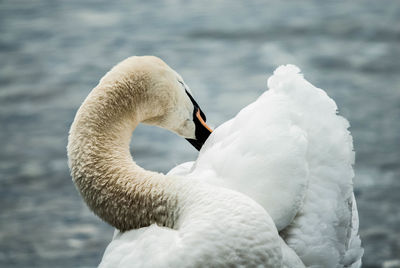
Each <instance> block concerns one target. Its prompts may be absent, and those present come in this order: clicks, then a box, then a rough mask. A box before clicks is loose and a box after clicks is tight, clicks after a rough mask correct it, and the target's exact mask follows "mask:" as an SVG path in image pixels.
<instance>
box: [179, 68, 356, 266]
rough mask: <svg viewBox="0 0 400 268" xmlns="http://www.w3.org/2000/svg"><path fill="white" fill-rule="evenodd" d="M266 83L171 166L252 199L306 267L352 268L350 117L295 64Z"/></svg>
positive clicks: (353, 216) (353, 209) (353, 210)
mask: <svg viewBox="0 0 400 268" xmlns="http://www.w3.org/2000/svg"><path fill="white" fill-rule="evenodd" d="M268 86H269V90H268V91H266V92H265V93H264V94H263V95H262V96H261V97H260V98H259V99H258V100H257V101H255V102H254V103H252V104H251V105H249V106H247V107H246V108H244V109H243V110H242V111H241V112H240V113H239V114H238V115H237V116H236V117H235V118H233V119H232V120H230V121H228V122H226V123H225V124H223V125H221V126H220V127H218V128H217V129H216V130H215V131H214V133H213V134H212V135H211V136H210V138H209V140H208V141H207V142H206V144H205V145H204V147H203V149H202V151H201V153H200V156H199V158H198V160H197V161H196V162H195V163H194V165H193V167H192V168H191V169H189V168H188V165H186V166H182V167H178V168H177V169H176V172H181V173H184V172H185V170H186V172H191V173H192V174H194V175H196V174H198V176H201V177H206V178H208V181H209V182H210V183H214V184H218V185H222V186H224V187H228V188H232V189H235V190H237V191H240V192H243V193H245V194H246V195H248V196H250V197H252V198H253V199H255V200H256V201H257V202H258V203H260V204H261V205H262V206H263V207H264V208H265V209H266V210H267V211H268V213H269V214H270V215H271V217H272V218H273V219H274V221H275V223H276V225H277V227H278V230H281V235H282V237H283V238H284V239H285V241H286V243H287V244H288V245H289V246H290V247H291V248H293V249H294V250H295V252H296V253H297V254H298V255H299V257H300V258H301V260H302V261H303V262H304V264H305V265H306V266H312V267H343V266H350V265H352V264H354V266H353V267H358V266H359V265H360V263H361V262H360V261H359V260H360V258H361V255H362V253H363V250H362V248H361V247H360V239H359V237H358V216H357V213H356V212H357V207H356V204H355V200H354V196H353V184H352V179H353V176H354V173H353V168H352V165H353V163H354V152H353V144H352V137H351V135H350V133H349V131H348V130H347V128H348V127H349V123H348V121H347V120H346V119H344V118H343V117H341V116H338V115H337V106H336V104H335V102H334V101H333V100H332V99H331V98H329V97H328V96H327V94H326V93H325V92H324V91H323V90H321V89H318V88H316V87H314V86H313V85H311V84H310V83H309V82H307V81H306V80H305V79H304V78H303V75H302V74H300V70H299V69H298V68H297V67H296V66H293V65H288V66H281V67H279V68H278V69H277V70H276V71H275V72H274V75H273V76H272V77H271V78H270V79H269V81H268ZM173 172H174V171H173Z"/></svg>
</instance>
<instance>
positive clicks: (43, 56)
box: [0, 0, 400, 267]
mask: <svg viewBox="0 0 400 268" xmlns="http://www.w3.org/2000/svg"><path fill="white" fill-rule="evenodd" d="M144 54H151V55H157V56H159V57H161V58H163V59H164V60H165V61H166V62H167V63H168V64H169V65H170V66H172V67H173V68H175V69H176V70H177V71H178V72H180V74H181V75H182V76H183V77H184V79H185V81H186V82H187V84H188V85H189V86H190V87H191V89H192V90H193V92H194V95H195V96H196V99H197V100H198V102H199V103H200V105H201V106H202V108H203V110H204V111H205V112H206V114H207V118H208V119H209V120H208V121H209V122H210V123H211V125H213V126H217V125H219V124H221V123H222V122H224V121H226V120H228V119H229V118H231V117H232V116H234V115H235V114H236V113H237V112H238V111H239V110H240V109H241V108H243V107H245V106H246V105H248V104H249V103H250V102H252V101H253V100H255V99H256V98H257V97H258V96H259V95H260V94H261V93H262V92H263V91H264V90H265V89H266V85H267V78H268V76H269V75H270V74H271V73H272V72H273V70H274V69H275V68H276V67H277V66H278V65H280V64H286V63H293V64H296V65H298V66H299V67H300V68H301V69H302V71H303V73H304V74H305V77H306V78H307V79H308V80H309V81H311V82H312V83H313V84H315V85H317V86H319V87H321V88H323V89H325V90H326V91H327V92H328V94H329V95H330V96H331V97H333V98H334V99H335V100H336V102H337V104H338V106H339V109H340V113H341V114H342V115H344V116H345V117H347V118H348V119H349V121H350V123H351V132H352V134H353V136H354V143H355V149H356V152H357V154H356V156H357V163H356V165H355V170H356V177H355V193H356V196H357V200H358V206H359V213H360V234H361V236H362V240H363V245H364V247H365V255H364V266H363V267H382V266H383V264H384V262H385V261H386V266H387V264H388V261H390V260H396V259H397V260H399V259H400V208H399V205H400V120H399V116H400V2H399V1H395V0H393V1H386V0H385V1H375V0H370V1H275V2H272V1H248V2H245V1H227V0H220V1H212V0H206V1H183V0H182V1H179V0H168V1H153V0H149V1H120V0H117V1H77V0H70V1H58V0H57V1H56V0H37V1H31V0H23V1H22V0H21V1H20V0H16V1H4V0H3V1H0V63H1V64H0V266H1V267H95V266H96V265H97V264H98V263H99V260H100V259H101V256H102V254H103V250H104V249H105V247H106V245H107V243H108V242H109V241H110V239H111V237H112V233H113V229H112V228H111V227H110V226H108V225H107V224H105V223H103V222H102V221H101V220H100V219H98V218H97V217H95V216H94V215H93V214H92V213H91V212H90V211H89V210H88V209H87V208H86V206H85V204H84V203H83V202H82V200H81V198H80V196H79V195H78V193H77V191H76V190H75V188H74V186H73V184H72V181H71V178H70V176H69V172H68V167H67V158H66V149H65V147H66V144H67V133H68V129H69V126H70V124H71V122H72V120H73V117H74V114H75V112H76V110H77V108H78V107H79V105H80V104H81V102H82V101H83V100H84V98H85V97H86V95H87V94H88V93H89V91H90V90H91V89H92V88H93V87H94V86H95V85H96V84H97V82H98V80H99V79H100V78H101V77H102V76H103V75H104V74H105V72H106V71H107V70H109V69H110V68H111V67H112V66H113V65H114V64H116V63H117V62H119V61H120V60H122V59H124V58H126V57H128V56H130V55H144ZM133 155H134V157H135V158H136V160H137V162H138V163H139V164H140V165H142V166H144V167H145V168H148V169H151V170H157V171H162V172H166V171H168V170H169V169H171V168H172V167H174V166H175V165H176V164H178V163H181V162H183V161H187V160H191V159H194V158H195V157H196V152H195V151H194V149H193V148H192V147H191V146H190V145H189V144H188V143H187V142H186V141H185V140H183V139H180V138H178V137H176V136H175V135H173V134H171V133H168V132H165V131H163V130H160V129H157V128H153V127H146V126H140V127H139V129H138V130H137V131H136V132H135V134H134V139H133ZM387 267H388V266H387ZM396 267H398V266H396Z"/></svg>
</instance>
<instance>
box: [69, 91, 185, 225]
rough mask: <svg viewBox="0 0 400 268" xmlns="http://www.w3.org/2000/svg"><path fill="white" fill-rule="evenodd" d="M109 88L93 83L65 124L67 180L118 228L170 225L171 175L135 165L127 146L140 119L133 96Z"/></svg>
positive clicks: (173, 199)
mask: <svg viewBox="0 0 400 268" xmlns="http://www.w3.org/2000/svg"><path fill="white" fill-rule="evenodd" d="M113 86H114V85H113ZM109 89H110V86H107V85H99V86H98V87H97V88H95V89H94V90H93V91H92V92H91V93H90V95H89V96H88V98H87V99H86V100H85V102H84V103H83V105H82V106H81V108H80V109H79V111H78V113H77V115H76V117H75V120H74V122H73V124H72V126H71V130H70V136H69V142H68V157H69V166H70V170H71V175H72V177H73V181H74V182H75V184H76V187H77V189H78V190H79V192H80V193H81V195H82V197H83V199H84V200H85V201H86V203H87V204H88V206H89V207H90V208H91V209H92V210H93V211H94V213H95V214H97V215H98V216H99V217H100V218H102V219H103V220H105V221H107V222H108V223H110V224H111V225H113V226H114V227H116V228H117V229H119V230H121V231H125V230H129V229H133V228H139V227H143V226H148V225H150V224H152V223H157V224H159V225H162V226H168V227H173V225H174V222H175V220H176V218H175V215H176V214H177V213H176V208H177V202H178V201H177V193H178V191H176V190H174V186H173V184H172V180H171V179H167V178H166V177H165V175H163V174H160V173H156V172H151V171H147V170H144V169H143V168H141V167H139V166H138V165H137V164H136V163H135V162H134V161H133V160H132V157H131V154H130V152H129V144H130V139H131V135H132V132H133V131H134V129H135V127H136V126H137V125H138V123H139V121H140V119H139V118H138V117H140V114H139V111H138V107H137V104H138V103H139V101H138V100H135V99H132V100H126V99H123V98H124V96H118V90H115V88H113V90H109Z"/></svg>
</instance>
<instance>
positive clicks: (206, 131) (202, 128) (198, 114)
mask: <svg viewBox="0 0 400 268" xmlns="http://www.w3.org/2000/svg"><path fill="white" fill-rule="evenodd" d="M193 122H194V124H195V126H196V132H195V135H196V139H186V140H187V141H188V142H190V144H192V145H193V146H194V148H196V149H197V150H198V151H200V149H201V147H203V144H204V143H205V142H206V140H207V138H208V137H209V136H210V134H211V132H212V129H211V128H210V127H209V126H208V125H207V124H206V116H205V115H204V113H203V112H202V111H201V110H200V108H199V107H195V111H194V113H193Z"/></svg>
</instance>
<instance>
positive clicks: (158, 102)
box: [68, 57, 362, 267]
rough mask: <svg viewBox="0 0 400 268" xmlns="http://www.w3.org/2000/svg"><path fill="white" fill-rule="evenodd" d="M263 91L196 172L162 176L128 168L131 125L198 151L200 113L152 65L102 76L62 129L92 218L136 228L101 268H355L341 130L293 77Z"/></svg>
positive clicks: (286, 71) (348, 151) (124, 65)
mask: <svg viewBox="0 0 400 268" xmlns="http://www.w3.org/2000/svg"><path fill="white" fill-rule="evenodd" d="M269 86H270V88H271V89H270V90H269V91H267V92H266V93H264V94H263V96H261V97H260V98H259V99H258V100H257V101H256V102H255V103H253V104H251V105H249V106H248V107H246V108H245V109H243V110H242V111H241V112H240V113H239V114H238V115H237V116H236V117H235V118H234V119H232V120H230V121H228V122H227V123H225V124H223V125H221V126H220V127H218V128H217V129H216V130H215V131H214V132H213V134H212V135H211V136H210V138H209V139H208V141H207V142H206V144H205V146H204V147H203V149H202V150H201V152H200V155H199V158H198V160H197V161H196V162H195V163H186V164H183V165H181V166H178V167H176V168H175V169H173V170H172V171H171V172H170V173H169V174H167V175H163V174H159V173H155V172H151V171H146V170H144V169H142V168H140V167H138V166H137V165H136V164H135V163H134V162H133V161H132V159H131V155H130V153H129V141H130V136H131V133H132V131H133V130H134V128H135V126H136V125H137V124H138V123H139V122H144V123H149V124H155V125H159V126H161V127H164V128H167V129H169V130H171V131H174V132H175V133H177V134H178V135H181V136H183V137H185V138H188V139H191V140H190V141H191V143H192V144H193V145H194V146H195V147H197V148H200V147H201V145H202V143H203V142H204V140H205V139H206V138H207V136H208V135H209V128H208V127H207V125H206V124H205V122H204V120H203V119H205V118H204V115H203V114H202V113H201V111H200V109H199V107H198V105H197V104H196V102H195V101H194V100H193V98H192V97H191V95H190V92H188V89H187V87H186V85H185V84H184V83H183V80H182V78H181V77H180V76H179V75H178V74H177V73H176V72H174V71H173V70H172V69H170V68H169V67H168V66H167V65H166V64H165V63H164V62H162V61H161V60H159V59H157V58H155V57H132V58H128V59H127V60H125V61H123V62H121V63H120V64H118V65H117V66H115V67H114V68H113V69H112V70H111V71H110V72H109V73H108V74H106V76H105V77H104V78H103V79H102V80H101V81H100V83H99V85H98V86H97V87H96V88H95V89H94V90H93V91H92V92H91V93H90V95H89V96H88V98H87V99H86V100H85V102H84V103H83V105H82V106H81V108H80V109H79V111H78V113H77V115H76V118H75V120H74V123H73V125H72V127H71V131H70V137H69V144H68V156H69V165H70V168H71V174H72V177H73V179H74V182H75V183H76V186H77V188H78V189H79V191H80V193H81V195H82V197H83V198H84V200H85V201H86V202H87V204H88V205H89V207H90V208H91V209H92V210H93V211H94V212H95V213H96V214H97V215H98V216H99V217H101V218H102V219H104V220H105V221H107V222H109V223H110V224H112V225H113V226H115V227H116V228H117V229H119V230H122V231H126V230H129V229H133V228H139V227H143V228H140V229H136V230H131V231H127V232H123V233H120V232H116V234H115V236H114V239H113V241H112V243H110V245H109V246H108V248H107V250H106V252H105V254H104V257H103V260H102V263H101V264H100V266H101V267H207V266H213V267H216V266H226V267H230V266H246V267H247V266H249V267H252V266H264V267H304V264H306V265H307V266H311V265H312V266H313V267H343V266H350V265H353V267H358V266H357V265H359V264H360V261H359V259H360V256H361V254H362V250H361V248H360V245H359V238H358V236H357V232H358V230H357V228H358V225H357V224H358V218H357V217H356V207H355V202H352V200H353V195H352V185H351V179H352V168H351V164H352V161H353V160H352V159H353V152H352V142H351V137H350V135H349V134H348V132H347V130H346V129H347V126H348V125H347V121H346V120H344V119H343V118H341V117H338V116H336V114H335V113H336V106H335V104H334V102H333V101H332V100H331V99H329V98H328V97H327V96H326V94H324V92H323V91H321V90H317V89H315V88H314V87H313V86H312V85H311V84H309V83H307V82H306V81H305V80H304V79H303V78H302V76H301V75H300V74H298V70H297V69H296V68H295V67H292V66H287V67H281V68H280V69H278V70H277V71H276V72H275V75H274V76H273V77H272V78H270V80H269ZM310 105H316V107H314V108H312V106H310ZM324 118H325V119H326V122H324ZM318 125H321V126H320V127H319V126H318ZM315 126H316V127H315ZM334 129H337V131H334V132H333V133H331V131H332V130H334ZM318 137H320V138H318ZM321 140H324V141H321ZM336 170H337V172H336ZM240 192H241V193H240ZM242 193H244V194H242ZM321 193H323V194H324V196H318V195H319V194H321ZM246 195H248V196H250V197H251V198H252V199H251V198H249V197H247V196H246ZM253 199H254V200H255V201H257V202H255V201H253ZM267 211H268V213H267ZM352 211H353V213H352ZM316 215H320V217H316ZM271 218H272V219H271ZM352 219H353V222H352ZM275 224H276V225H275ZM146 226H147V227H146ZM275 226H277V227H278V230H279V231H281V235H282V237H283V238H284V239H285V241H286V242H285V241H284V240H283V239H282V238H281V236H279V234H278V230H277V228H276V227H275ZM310 230H312V231H314V232H311V231H310ZM288 245H289V246H290V247H289V246H288ZM299 257H300V258H299ZM303 263H304V264H303Z"/></svg>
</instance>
